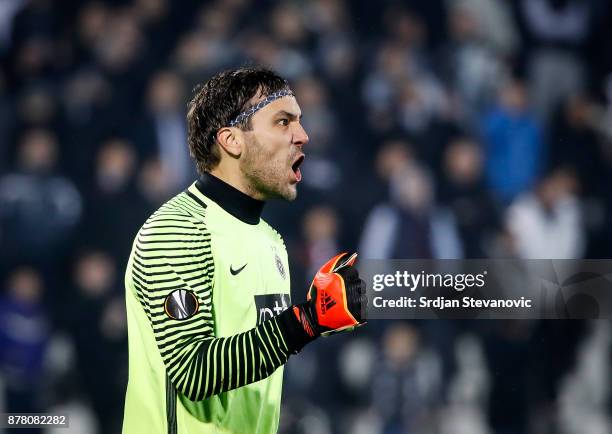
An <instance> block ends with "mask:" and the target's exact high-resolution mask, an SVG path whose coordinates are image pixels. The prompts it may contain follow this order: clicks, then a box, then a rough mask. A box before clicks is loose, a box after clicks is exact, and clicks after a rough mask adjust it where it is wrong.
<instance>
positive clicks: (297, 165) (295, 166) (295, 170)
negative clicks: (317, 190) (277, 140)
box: [291, 154, 305, 182]
mask: <svg viewBox="0 0 612 434" xmlns="http://www.w3.org/2000/svg"><path fill="white" fill-rule="evenodd" d="M304 158H305V156H304V154H301V155H300V156H299V157H298V158H297V159H296V160H295V161H294V162H293V164H292V165H291V169H292V170H293V173H294V174H295V179H296V180H297V182H300V181H301V180H302V172H300V165H301V164H302V162H303V161H304Z"/></svg>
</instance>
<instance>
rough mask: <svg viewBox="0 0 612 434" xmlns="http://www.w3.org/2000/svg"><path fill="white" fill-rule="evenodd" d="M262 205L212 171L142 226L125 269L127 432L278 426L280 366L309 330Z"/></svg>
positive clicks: (185, 432)
mask: <svg viewBox="0 0 612 434" xmlns="http://www.w3.org/2000/svg"><path fill="white" fill-rule="evenodd" d="M262 207H263V202H260V201H257V200H254V199H252V198H250V197H249V196H247V195H245V194H243V193H241V192H240V191H238V190H236V189H234V188H233V187H231V186H229V185H228V184H225V183H224V182H222V181H220V180H219V179H217V178H215V177H214V176H212V175H209V174H206V175H205V176H203V177H202V178H201V179H200V180H199V181H197V182H195V183H194V184H192V185H191V186H190V187H189V188H188V189H187V190H185V191H184V192H182V193H180V194H178V195H177V196H175V197H174V198H172V199H171V200H169V201H168V202H167V203H165V204H164V205H163V206H161V207H160V208H159V209H158V210H157V211H156V212H155V213H154V214H153V215H152V216H151V217H150V218H149V219H148V220H147V221H146V222H145V224H144V225H143V226H142V228H141V229H140V231H139V232H138V234H137V236H136V239H135V240H134V244H133V248H132V252H131V255H130V258H129V262H128V265H127V270H126V275H125V285H126V306H127V317H128V334H129V382H128V387H127V393H126V401H125V414H124V421H123V432H124V434H132V433H135V434H137V433H147V434H167V433H180V434H196V433H273V432H276V431H277V428H278V420H279V413H280V401H281V391H282V381H283V368H282V365H283V364H284V363H285V362H286V361H287V359H288V357H289V355H290V354H295V353H297V352H298V351H299V350H300V349H301V348H302V347H303V345H304V344H305V343H306V342H307V341H308V337H307V336H306V334H305V333H304V331H303V330H302V329H301V327H300V326H299V323H298V322H297V319H296V318H295V316H294V314H293V312H292V310H291V309H288V307H289V306H290V304H291V302H290V295H289V287H290V285H289V268H288V263H287V252H286V249H285V246H284V243H283V241H282V238H281V237H280V235H279V234H278V233H277V232H276V231H275V230H274V229H272V228H271V227H270V226H269V225H268V224H267V223H266V222H264V221H263V220H262V219H261V218H260V214H261V210H262Z"/></svg>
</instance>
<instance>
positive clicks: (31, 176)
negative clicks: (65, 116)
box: [0, 130, 82, 263]
mask: <svg viewBox="0 0 612 434" xmlns="http://www.w3.org/2000/svg"><path fill="white" fill-rule="evenodd" d="M58 154H59V149H58V144H57V142H56V138H55V136H54V135H53V134H52V133H51V132H49V131H46V130H32V131H28V132H27V133H26V134H25V135H24V136H23V138H22V140H21V143H20V145H19V148H18V150H17V171H15V172H13V173H8V174H6V175H4V176H2V177H1V178H0V224H1V226H0V239H1V241H2V244H3V249H2V257H3V261H6V262H7V263H12V262H13V261H19V260H30V261H36V262H38V263H44V262H48V263H53V261H54V259H58V255H60V254H61V253H62V252H64V250H63V249H65V248H67V247H68V243H69V241H71V239H70V238H71V236H72V235H73V229H74V228H75V226H76V224H77V223H78V222H79V219H80V217H81V209H82V202H81V196H80V194H79V192H78V191H77V190H76V188H75V186H74V185H73V184H72V183H71V182H70V181H69V180H68V179H66V178H64V177H63V176H61V175H59V174H58V173H57V171H56V168H57V159H58Z"/></svg>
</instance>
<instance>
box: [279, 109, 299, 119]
mask: <svg viewBox="0 0 612 434" xmlns="http://www.w3.org/2000/svg"><path fill="white" fill-rule="evenodd" d="M274 116H275V117H277V116H287V117H288V118H289V119H291V120H294V119H298V120H299V119H302V114H301V113H300V115H299V116H298V115H297V114H295V113H291V112H288V111H287V110H279V111H278V112H277V113H276V114H275V115H274Z"/></svg>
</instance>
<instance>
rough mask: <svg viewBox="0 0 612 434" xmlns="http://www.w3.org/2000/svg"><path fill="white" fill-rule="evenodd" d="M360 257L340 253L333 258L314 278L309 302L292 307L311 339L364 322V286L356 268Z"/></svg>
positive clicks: (352, 327) (308, 298)
mask: <svg viewBox="0 0 612 434" xmlns="http://www.w3.org/2000/svg"><path fill="white" fill-rule="evenodd" d="M355 259H357V254H356V253H353V254H352V255H351V256H348V257H347V253H341V254H339V255H337V256H334V257H333V258H331V259H330V260H329V261H327V263H325V265H323V266H322V267H321V268H320V269H319V271H318V272H317V274H316V275H315V277H314V279H313V281H312V284H311V285H310V289H309V290H308V294H307V296H306V300H307V301H306V302H305V303H302V304H298V305H296V306H293V312H294V314H295V316H296V317H297V319H298V321H299V322H300V324H301V325H302V327H303V328H304V330H305V331H306V333H307V334H308V335H309V336H310V337H311V338H315V337H317V336H321V335H324V336H327V335H330V334H333V333H337V332H340V331H345V330H349V329H351V330H352V329H354V328H355V327H358V326H360V325H362V324H365V320H364V318H363V317H362V310H365V307H366V305H367V302H368V300H367V298H366V294H365V289H366V286H365V282H364V281H363V280H361V279H360V278H359V274H358V273H357V269H355V267H353V264H354V263H355Z"/></svg>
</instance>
